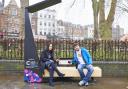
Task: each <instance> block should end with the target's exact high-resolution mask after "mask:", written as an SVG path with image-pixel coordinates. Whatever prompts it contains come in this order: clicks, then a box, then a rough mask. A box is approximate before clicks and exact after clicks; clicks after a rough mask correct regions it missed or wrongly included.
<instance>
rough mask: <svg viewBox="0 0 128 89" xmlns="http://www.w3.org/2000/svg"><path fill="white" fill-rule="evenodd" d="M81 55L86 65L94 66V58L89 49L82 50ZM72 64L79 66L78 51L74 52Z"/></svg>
mask: <svg viewBox="0 0 128 89" xmlns="http://www.w3.org/2000/svg"><path fill="white" fill-rule="evenodd" d="M81 55H82V57H83V60H84V61H85V64H86V65H89V64H92V58H91V55H90V54H89V52H88V50H87V49H85V48H81ZM72 63H73V64H79V61H78V58H77V53H76V51H74V58H73V60H72Z"/></svg>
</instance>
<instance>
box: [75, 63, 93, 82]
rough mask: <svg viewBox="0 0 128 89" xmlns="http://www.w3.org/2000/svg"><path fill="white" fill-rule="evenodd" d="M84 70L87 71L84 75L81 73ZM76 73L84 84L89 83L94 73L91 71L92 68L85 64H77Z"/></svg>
mask: <svg viewBox="0 0 128 89" xmlns="http://www.w3.org/2000/svg"><path fill="white" fill-rule="evenodd" d="M84 68H86V69H87V74H86V75H85V74H84V72H83V69H84ZM77 69H78V71H79V74H80V77H81V79H82V80H83V81H84V82H85V83H86V82H88V81H89V79H90V78H91V75H92V73H93V71H94V69H93V66H92V65H91V64H90V65H86V64H79V65H78V67H77Z"/></svg>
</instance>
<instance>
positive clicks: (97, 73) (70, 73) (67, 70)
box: [43, 66, 102, 77]
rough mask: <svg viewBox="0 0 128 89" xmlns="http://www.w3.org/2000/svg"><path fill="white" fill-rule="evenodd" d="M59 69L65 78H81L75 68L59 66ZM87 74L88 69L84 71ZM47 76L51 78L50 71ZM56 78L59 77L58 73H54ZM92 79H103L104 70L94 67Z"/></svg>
mask: <svg viewBox="0 0 128 89" xmlns="http://www.w3.org/2000/svg"><path fill="white" fill-rule="evenodd" d="M58 69H59V70H60V71H61V72H62V73H64V74H65V77H80V75H79V72H78V70H77V69H76V68H75V67H74V66H73V67H63V66H59V67H58ZM86 72H87V69H84V73H86ZM44 73H45V74H44V75H43V77H49V72H48V70H45V72H44ZM54 77H58V75H57V74H56V72H55V73H54ZM92 77H102V69H101V68H100V67H98V66H95V67H94V72H93V74H92Z"/></svg>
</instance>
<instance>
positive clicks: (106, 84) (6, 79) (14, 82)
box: [0, 74, 128, 89]
mask: <svg viewBox="0 0 128 89" xmlns="http://www.w3.org/2000/svg"><path fill="white" fill-rule="evenodd" d="M95 79H96V82H95V83H90V85H89V86H88V87H86V86H82V87H80V86H78V82H79V79H78V78H77V79H74V78H61V79H55V86H54V87H50V86H49V85H48V83H47V79H45V81H44V82H43V83H26V82H24V81H23V76H22V75H16V74H15V75H11V74H2V75H0V89H128V78H127V77H122V78H121V77H102V78H95Z"/></svg>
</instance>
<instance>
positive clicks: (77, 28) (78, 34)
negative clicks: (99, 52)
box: [57, 20, 86, 40]
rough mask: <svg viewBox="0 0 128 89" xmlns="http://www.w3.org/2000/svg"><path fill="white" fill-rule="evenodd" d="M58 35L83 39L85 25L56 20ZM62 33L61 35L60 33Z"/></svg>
mask: <svg viewBox="0 0 128 89" xmlns="http://www.w3.org/2000/svg"><path fill="white" fill-rule="evenodd" d="M57 25H58V32H59V33H58V35H59V36H60V37H62V38H65V39H74V40H83V39H84V38H85V34H86V33H85V27H84V26H81V25H77V24H72V23H70V22H64V21H62V20H58V21H57ZM62 34H63V35H62Z"/></svg>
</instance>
